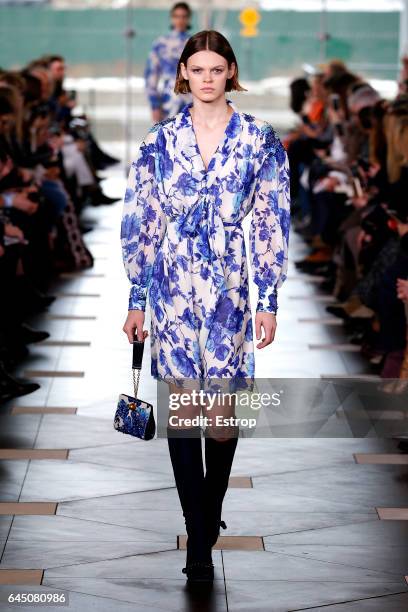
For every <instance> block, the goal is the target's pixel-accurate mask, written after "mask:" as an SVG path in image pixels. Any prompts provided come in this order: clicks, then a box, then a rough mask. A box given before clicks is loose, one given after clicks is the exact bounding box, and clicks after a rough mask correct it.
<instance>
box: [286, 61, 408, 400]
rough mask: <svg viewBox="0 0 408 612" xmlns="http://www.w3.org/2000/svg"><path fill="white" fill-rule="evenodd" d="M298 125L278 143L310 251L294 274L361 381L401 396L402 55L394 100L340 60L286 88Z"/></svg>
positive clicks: (407, 353) (407, 261)
mask: <svg viewBox="0 0 408 612" xmlns="http://www.w3.org/2000/svg"><path fill="white" fill-rule="evenodd" d="M291 107H292V109H293V110H294V112H296V113H297V114H298V115H299V118H300V121H299V124H298V125H297V126H296V128H295V129H293V130H292V131H291V132H290V133H288V134H287V136H286V138H285V139H284V143H285V146H286V148H287V150H288V156H289V160H290V166H291V193H292V202H293V211H292V218H293V219H294V221H293V224H294V226H295V228H296V231H298V232H299V233H301V234H302V235H303V237H304V238H305V240H307V241H308V242H309V244H310V253H309V255H308V256H307V257H305V258H304V259H303V260H301V261H297V262H296V265H297V267H298V268H299V269H300V270H302V271H304V272H306V273H308V274H311V275H314V276H318V277H321V278H320V283H321V289H322V290H326V291H328V292H330V293H331V294H332V295H333V297H334V298H335V303H334V304H332V305H329V306H327V307H326V309H327V311H328V312H329V313H330V315H333V316H335V317H340V318H341V319H343V320H344V322H345V330H346V332H347V333H348V334H349V341H350V343H352V344H355V345H358V346H359V347H360V352H361V354H362V355H363V356H364V357H365V359H366V360H367V367H368V373H373V374H375V373H378V374H380V375H381V377H382V378H384V379H391V380H387V381H384V382H383V383H382V385H381V387H382V390H383V391H384V392H388V393H392V394H400V393H402V392H403V391H404V390H406V389H407V388H408V346H407V323H408V317H407V313H408V57H407V58H404V59H403V69H402V71H401V76H400V79H399V82H398V91H397V95H396V96H395V98H394V99H392V100H388V99H384V98H383V97H382V96H381V95H380V94H379V92H378V91H376V90H375V89H374V88H373V87H372V86H371V85H370V84H369V83H368V82H366V81H365V80H364V79H362V78H360V77H359V76H358V75H356V74H354V73H353V72H351V71H350V70H349V69H348V68H347V66H346V65H344V64H343V63H342V62H341V61H337V60H335V61H331V62H329V63H328V64H327V65H326V66H325V67H323V68H322V69H321V71H320V72H318V73H316V74H315V75H314V76H313V77H312V78H311V80H309V79H306V78H300V79H296V80H294V81H292V83H291Z"/></svg>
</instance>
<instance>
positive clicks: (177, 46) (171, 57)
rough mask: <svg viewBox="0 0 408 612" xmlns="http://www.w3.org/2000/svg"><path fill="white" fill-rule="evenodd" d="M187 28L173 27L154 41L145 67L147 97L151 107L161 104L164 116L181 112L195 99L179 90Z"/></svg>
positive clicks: (155, 107) (187, 35)
mask: <svg viewBox="0 0 408 612" xmlns="http://www.w3.org/2000/svg"><path fill="white" fill-rule="evenodd" d="M189 38H190V34H189V33H188V32H179V31H178V30H171V32H169V33H168V34H164V35H162V36H159V37H158V38H156V39H155V40H154V41H153V44H152V48H151V50H150V52H149V55H148V56H147V60H146V65H145V69H144V80H145V87H146V93H147V98H148V100H149V104H150V107H151V108H152V109H157V108H160V109H161V110H162V116H163V119H166V118H167V117H171V116H172V115H175V114H176V113H178V112H179V110H180V109H181V108H182V106H184V105H185V104H188V103H189V102H191V101H192V97H191V94H190V93H186V94H176V93H175V92H174V84H175V82H176V72H177V64H178V61H179V59H180V55H181V53H182V51H183V49H184V46H185V44H186V42H187V40H188V39H189Z"/></svg>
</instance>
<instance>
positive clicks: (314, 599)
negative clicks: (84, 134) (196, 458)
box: [0, 176, 408, 612]
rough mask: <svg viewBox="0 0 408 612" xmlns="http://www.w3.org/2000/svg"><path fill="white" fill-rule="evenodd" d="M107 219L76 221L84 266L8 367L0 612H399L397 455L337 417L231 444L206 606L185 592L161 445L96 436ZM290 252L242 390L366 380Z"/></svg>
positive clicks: (110, 211) (113, 366)
mask: <svg viewBox="0 0 408 612" xmlns="http://www.w3.org/2000/svg"><path fill="white" fill-rule="evenodd" d="M112 180H113V183H112V185H113V186H112V188H113V189H117V187H120V188H121V189H122V188H123V178H122V177H119V176H117V177H116V179H112ZM116 193H117V191H116ZM121 210H122V204H121V202H118V203H117V204H115V205H114V206H106V207H103V206H101V207H99V208H93V209H91V210H88V211H87V212H86V216H87V217H88V218H89V219H94V221H95V224H96V226H95V229H94V230H93V231H92V232H89V233H87V234H86V242H87V244H88V245H89V248H90V249H91V251H92V253H93V255H94V256H95V266H94V268H92V269H91V270H87V271H84V272H82V273H78V274H72V275H66V276H65V277H63V278H61V279H60V280H59V281H58V283H57V284H56V285H55V286H54V287H53V290H52V292H53V293H55V294H57V295H58V297H57V300H56V301H55V302H54V303H53V304H52V305H51V307H50V308H49V310H48V312H47V313H43V314H41V315H38V316H37V317H34V318H33V320H32V323H33V325H34V324H35V325H36V327H38V328H39V329H46V330H48V331H50V332H51V336H50V339H49V340H48V341H45V342H43V343H40V344H37V345H31V346H30V352H31V355H30V357H29V359H28V360H27V361H26V362H25V363H24V364H23V365H22V366H21V369H20V374H21V375H24V376H26V377H32V378H33V379H34V380H37V381H38V382H40V384H41V389H39V390H38V391H37V392H35V393H33V394H31V395H28V396H25V397H22V398H19V399H18V400H16V401H13V402H10V403H9V404H8V405H6V406H3V407H2V416H1V424H2V425H1V449H0V478H1V496H0V543H1V561H0V583H1V584H0V597H1V598H2V603H1V605H0V608H1V609H2V610H3V611H4V612H6V611H7V612H9V611H10V612H11V611H12V610H15V609H16V607H18V608H23V609H25V608H27V609H28V608H29V607H30V606H29V604H27V605H25V606H17V605H16V604H11V603H7V601H6V597H7V595H8V594H9V593H10V592H14V593H16V592H27V591H33V592H37V593H39V592H48V591H54V592H59V591H60V590H62V591H66V592H67V593H68V595H69V604H68V609H69V610H70V612H71V611H72V612H83V611H84V610H88V611H91V610H95V611H96V610H97V611H98V612H108V611H112V612H113V611H115V612H122V611H123V612H124V611H128V610H129V611H132V612H142V611H143V612H149V611H152V612H153V611H161V610H163V611H164V610H172V611H175V612H181V611H183V612H184V611H186V612H187V611H188V610H191V611H193V610H194V611H195V610H200V612H202V611H204V610H206V611H207V610H208V611H210V610H211V611H215V610H216V611H217V612H218V611H220V612H222V611H224V610H225V611H227V610H228V611H229V612H238V611H242V612H250V611H254V612H288V611H293V612H294V611H298V610H322V611H323V610H324V611H325V612H354V611H355V612H366V611H367V612H368V611H369V612H374V611H375V612H377V611H378V612H402V611H403V610H407V609H408V584H407V578H406V576H407V574H408V563H407V561H408V538H407V535H408V528H407V525H408V503H407V455H402V454H400V453H399V452H398V451H397V449H396V442H395V441H394V440H392V439H380V438H377V437H376V436H375V434H373V433H372V432H370V431H368V432H365V433H364V436H365V437H355V431H354V434H353V431H352V427H351V428H350V423H349V422H348V421H347V418H346V417H347V415H346V414H345V413H344V412H342V411H341V410H339V411H334V412H333V414H332V415H331V416H330V418H327V419H326V422H322V423H321V424H320V426H319V427H316V430H315V433H314V437H302V436H298V437H283V436H282V435H278V436H277V437H275V436H272V435H271V436H268V437H266V436H263V437H259V438H252V439H251V438H245V437H243V438H240V440H239V442H238V447H237V451H236V456H235V461H234V464H233V468H232V474H231V480H230V487H229V490H228V492H227V495H226V498H225V502H224V506H223V518H224V520H225V522H226V523H227V526H228V528H227V530H225V531H223V530H222V531H223V533H222V537H221V538H220V540H219V543H218V545H217V548H216V549H215V550H214V552H213V557H214V564H215V568H216V569H215V574H216V579H215V582H214V588H213V591H212V593H211V594H210V595H208V596H206V597H202V598H197V596H196V595H194V594H191V593H190V592H188V590H187V589H186V586H185V576H184V574H182V573H181V568H182V567H183V566H184V561H185V551H184V550H181V549H179V548H178V542H179V544H180V546H181V545H182V542H183V538H182V537H181V536H183V535H184V534H185V526H184V520H183V517H182V514H181V509H180V505H179V501H178V497H177V492H176V489H175V485H174V479H173V474H172V469H171V464H170V459H169V456H168V449H167V441H166V440H165V439H155V440H152V441H150V442H143V441H140V440H136V439H133V438H131V437H130V436H126V435H123V434H121V433H119V432H117V431H115V430H114V428H113V423H112V421H113V414H114V411H115V408H116V402H117V396H118V394H119V393H121V392H129V393H130V392H131V388H132V387H131V369H130V346H129V344H128V341H127V338H126V336H125V334H124V333H123V331H122V325H123V323H124V319H125V315H126V310H127V295H128V281H127V278H126V276H125V272H124V269H123V264H122V261H121V251H120V242H119V227H120V217H121ZM305 252H306V248H305V245H304V244H303V243H302V241H301V240H300V238H299V237H298V236H297V235H296V234H295V233H292V235H291V242H290V260H291V265H290V271H289V278H288V280H287V281H286V283H285V285H284V286H283V287H282V289H281V291H280V294H279V300H280V301H279V314H278V331H277V334H276V339H275V342H274V343H273V345H272V346H270V347H268V348H267V349H264V350H261V351H259V350H258V351H257V352H256V364H257V374H258V377H265V378H267V377H268V376H269V377H277V378H279V377H282V378H287V379H303V378H308V379H315V380H316V381H317V380H319V379H322V377H324V376H337V377H344V376H357V375H360V374H365V373H367V372H366V363H365V361H364V360H362V359H361V357H360V355H359V353H358V352H356V351H355V350H354V349H353V347H350V346H349V345H347V344H345V342H346V341H345V335H344V331H343V330H342V326H341V324H340V325H339V324H338V321H336V320H334V321H333V320H332V318H331V317H330V316H328V315H327V313H326V310H325V306H326V305H327V296H326V297H322V296H320V295H319V294H318V289H317V286H316V282H313V279H310V278H308V277H307V276H305V275H300V274H299V273H298V272H297V271H296V268H295V267H294V264H293V261H294V260H296V259H299V258H300V257H301V256H302V255H303V254H304V253H305ZM251 303H252V304H254V303H255V296H254V294H253V293H252V294H251ZM146 328H147V329H149V318H148V313H147V320H146ZM149 356H150V353H149V346H148V343H147V347H146V350H145V356H144V366H143V372H142V376H141V385H140V396H141V397H143V398H145V399H146V400H148V401H152V402H153V403H154V401H155V393H156V386H155V383H154V381H153V380H152V379H151V378H150V359H149ZM276 431H278V430H276ZM336 431H338V437H333V432H336ZM177 536H180V538H179V539H178V537H177ZM11 585H12V586H11ZM54 608H55V610H57V609H60V606H56V605H47V606H45V605H44V606H37V607H36V609H37V610H42V609H44V610H54Z"/></svg>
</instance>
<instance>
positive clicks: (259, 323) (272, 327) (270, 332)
mask: <svg viewBox="0 0 408 612" xmlns="http://www.w3.org/2000/svg"><path fill="white" fill-rule="evenodd" d="M276 325H277V323H276V315H274V314H273V313H272V312H257V313H256V315H255V334H256V339H257V340H260V339H261V327H262V328H263V331H264V334H265V337H264V339H263V340H262V342H260V343H259V344H257V345H256V348H259V349H261V348H264V346H268V344H271V343H272V342H273V340H274V338H275V331H276Z"/></svg>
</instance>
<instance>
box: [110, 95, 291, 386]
mask: <svg viewBox="0 0 408 612" xmlns="http://www.w3.org/2000/svg"><path fill="white" fill-rule="evenodd" d="M227 103H228V104H230V105H231V106H232V108H233V111H234V112H233V114H232V115H231V117H230V120H229V123H228V126H227V128H226V130H225V132H224V136H223V139H221V142H220V143H219V145H218V148H217V150H216V151H215V153H214V155H213V157H212V159H211V161H210V163H209V166H208V169H207V170H206V169H205V166H204V163H203V160H202V157H201V155H200V152H199V148H198V144H197V141H196V137H195V132H194V128H193V124H192V117H191V114H190V112H189V108H190V106H191V103H190V104H187V105H185V106H184V108H183V109H182V110H181V111H180V112H179V113H178V114H177V115H175V116H174V117H171V118H168V119H166V120H163V121H161V122H159V123H156V124H155V125H153V127H152V128H151V129H150V130H149V132H148V134H147V135H146V137H145V139H144V141H143V142H142V144H141V146H140V149H139V152H138V155H137V157H136V159H135V160H134V161H133V163H132V165H131V169H130V173H129V178H128V184H127V188H126V194H125V198H124V206H123V216H122V226H121V245H122V254H123V262H124V266H125V270H126V273H127V276H128V278H129V280H130V282H131V288H130V296H129V304H128V308H129V309H140V310H145V308H146V298H147V295H148V297H149V302H150V307H151V331H150V341H151V356H152V361H151V374H152V376H153V377H154V378H156V379H159V380H165V381H167V382H175V383H176V384H177V383H178V381H179V380H180V379H183V378H184V379H185V378H187V379H190V378H194V379H195V378H198V379H200V380H202V379H206V378H224V377H225V378H230V379H231V380H234V381H238V379H240V378H241V379H253V378H254V375H255V361H254V344H253V326H252V316H251V306H250V300H249V286H248V268H247V258H246V252H245V241H244V233H243V228H242V221H243V219H244V217H246V215H247V214H248V213H249V212H250V211H252V217H251V223H250V230H249V244H250V261H251V268H252V273H253V279H254V282H255V283H256V285H257V287H258V301H257V305H256V310H257V311H263V312H273V313H276V312H277V289H278V288H279V287H280V286H281V285H282V283H283V281H284V280H285V278H286V272H287V259H288V240H289V224H290V195H289V194H290V192H289V162H288V156H287V154H286V151H285V149H284V147H283V145H282V143H281V141H280V140H279V138H278V137H277V136H276V134H275V131H274V129H273V128H272V126H271V125H270V124H269V123H267V122H265V121H263V120H261V119H257V118H255V117H253V116H252V115H249V114H247V113H243V112H239V111H238V109H237V108H236V106H235V104H233V103H232V102H231V100H229V99H227ZM243 386H244V387H245V386H247V385H245V384H244V385H243ZM234 388H237V387H234Z"/></svg>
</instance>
